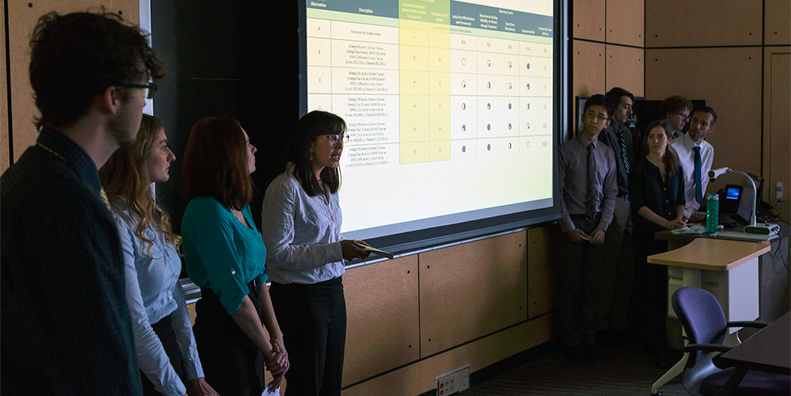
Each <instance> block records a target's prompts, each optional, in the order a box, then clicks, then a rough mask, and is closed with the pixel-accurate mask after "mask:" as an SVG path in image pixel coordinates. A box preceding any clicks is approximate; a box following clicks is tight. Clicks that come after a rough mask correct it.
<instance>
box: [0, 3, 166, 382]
mask: <svg viewBox="0 0 791 396" xmlns="http://www.w3.org/2000/svg"><path fill="white" fill-rule="evenodd" d="M30 44H31V60H30V83H31V85H32V87H33V91H34V92H35V101H36V106H37V107H38V109H39V111H40V113H41V116H40V117H39V118H37V119H36V126H37V128H38V130H39V131H40V132H39V136H38V139H37V141H36V144H35V145H34V146H31V147H29V148H28V149H27V150H26V151H25V152H24V153H23V154H22V156H21V157H20V158H19V160H18V161H17V162H16V163H15V164H14V165H12V166H11V167H10V168H9V169H8V170H7V171H6V172H5V173H4V174H3V176H2V178H0V213H2V216H1V217H0V219H1V221H0V223H1V224H0V225H1V226H2V229H1V230H0V234H1V235H0V243H2V252H1V253H0V255H1V257H2V262H1V264H0V265H1V267H0V268H1V270H2V287H1V288H0V293H1V296H0V304H2V305H1V309H0V312H2V319H0V332H1V334H2V339H0V342H1V343H2V356H0V361H2V366H0V370H1V371H0V373H1V376H2V385H1V386H2V389H0V393H2V394H8V395H20V394H37V395H52V394H74V395H139V394H141V393H142V391H141V388H140V370H139V368H138V365H137V360H136V358H135V351H134V340H133V338H132V327H131V317H130V315H129V308H128V306H127V302H126V298H125V294H124V287H125V286H124V262H123V259H122V256H121V244H120V241H119V238H118V233H117V229H116V226H115V222H114V221H113V217H112V215H111V214H110V210H109V203H108V202H107V197H106V195H105V194H104V191H103V190H102V188H101V184H100V182H99V176H98V174H97V169H98V168H100V167H101V166H102V165H103V164H104V163H105V162H106V161H107V160H108V158H109V157H110V156H111V155H112V154H113V152H114V151H115V150H116V149H117V148H119V147H120V146H121V145H122V144H124V143H127V142H130V141H132V140H134V138H135V136H136V135H137V130H138V128H139V127H140V120H141V118H142V112H143V107H144V106H145V99H146V97H147V96H148V97H150V96H151V95H152V94H153V91H154V89H155V88H156V86H155V85H154V84H153V83H149V82H148V81H149V79H156V78H159V77H161V74H162V72H161V69H160V64H159V61H158V60H157V58H156V56H155V55H154V53H153V51H152V50H151V48H150V47H149V46H148V42H147V40H146V37H145V36H144V34H143V32H142V31H140V29H138V28H137V27H133V26H130V25H127V24H126V23H124V22H123V21H122V20H121V18H120V17H118V15H115V14H109V13H104V11H102V12H101V13H99V14H93V13H74V14H68V15H58V14H57V13H54V12H53V13H49V14H47V15H44V16H42V17H41V18H40V19H39V21H38V24H37V25H36V27H35V29H34V31H33V37H32V40H31V41H30ZM25 122H28V120H19V124H23V123H25Z"/></svg>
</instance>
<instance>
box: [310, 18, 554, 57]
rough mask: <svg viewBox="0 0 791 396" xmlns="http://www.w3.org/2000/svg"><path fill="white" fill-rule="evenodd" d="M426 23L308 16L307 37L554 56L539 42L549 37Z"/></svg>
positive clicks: (548, 46) (549, 46)
mask: <svg viewBox="0 0 791 396" xmlns="http://www.w3.org/2000/svg"><path fill="white" fill-rule="evenodd" d="M410 25H412V24H410ZM425 25H426V26H427V28H426V29H425V30H418V29H405V28H399V27H394V26H381V25H375V24H365V23H355V22H344V21H330V20H326V19H314V18H308V20H307V37H308V39H311V38H323V39H333V40H343V41H357V42H367V43H381V44H401V45H410V46H418V47H435V48H450V49H459V50H471V51H478V52H492V53H502V54H512V55H532V56H540V57H547V58H551V57H552V45H551V44H548V43H542V42H536V41H542V40H545V39H533V38H531V37H530V36H526V35H523V34H502V36H504V37H509V38H510V39H509V38H496V37H480V36H476V34H481V35H489V34H492V33H491V32H489V31H485V30H480V29H463V31H464V32H466V33H461V32H454V30H452V28H450V29H447V30H444V31H438V30H432V28H433V29H436V28H437V26H436V25H435V24H429V23H427V24H425ZM527 40H531V41H527Z"/></svg>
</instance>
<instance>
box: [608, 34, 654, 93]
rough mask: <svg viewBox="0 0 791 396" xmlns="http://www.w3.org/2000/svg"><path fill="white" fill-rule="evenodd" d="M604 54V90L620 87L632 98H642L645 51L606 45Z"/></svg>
mask: <svg viewBox="0 0 791 396" xmlns="http://www.w3.org/2000/svg"><path fill="white" fill-rule="evenodd" d="M605 52H606V59H605V70H606V79H607V80H606V82H605V83H606V84H605V85H606V90H608V91H609V90H610V89H612V88H613V87H621V88H623V89H625V90H627V91H629V92H631V93H633V94H634V96H643V95H644V89H643V88H644V86H645V62H644V60H645V50H644V49H642V48H631V47H621V46H618V45H609V44H608V45H607V46H606V48H605Z"/></svg>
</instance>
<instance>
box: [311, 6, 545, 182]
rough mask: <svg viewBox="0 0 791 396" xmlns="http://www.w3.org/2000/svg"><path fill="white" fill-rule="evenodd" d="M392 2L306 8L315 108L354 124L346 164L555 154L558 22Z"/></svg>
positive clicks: (501, 11) (498, 10)
mask: <svg viewBox="0 0 791 396" xmlns="http://www.w3.org/2000/svg"><path fill="white" fill-rule="evenodd" d="M384 3H385V2H368V1H357V2H354V1H352V2H345V3H343V5H338V4H340V3H336V2H332V1H312V2H308V6H307V26H306V27H307V41H308V43H307V44H308V45H307V47H308V53H307V78H308V109H309V110H313V109H322V110H327V111H331V112H333V113H336V114H338V115H340V116H342V117H343V118H344V119H345V120H346V121H347V123H348V126H349V131H348V132H349V134H350V135H351V141H350V142H349V144H348V145H347V149H346V154H345V155H347V156H349V160H348V162H347V163H346V165H345V167H356V166H376V165H384V164H388V163H392V162H397V163H400V164H410V163H421V162H431V161H447V160H451V159H454V160H455V159H458V160H465V159H476V158H482V157H486V156H504V155H520V154H522V155H528V154H529V153H530V152H531V151H533V150H553V147H552V142H551V140H552V131H553V125H552V121H553V116H552V94H553V90H554V87H553V78H552V76H553V50H552V18H551V17H549V16H544V15H537V14H530V13H525V12H521V11H515V10H509V9H504V8H499V7H490V6H485V5H474V4H469V3H466V2H454V1H451V2H431V1H400V2H391V4H389V5H387V4H384ZM334 5H337V9H333V6H334Z"/></svg>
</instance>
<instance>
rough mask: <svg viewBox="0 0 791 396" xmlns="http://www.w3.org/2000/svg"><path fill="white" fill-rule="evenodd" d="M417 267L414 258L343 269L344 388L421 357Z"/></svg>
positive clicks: (416, 257) (407, 257) (416, 261)
mask: <svg viewBox="0 0 791 396" xmlns="http://www.w3.org/2000/svg"><path fill="white" fill-rule="evenodd" d="M417 267H418V255H416V254H414V255H411V256H406V257H402V258H398V259H396V260H393V261H384V262H380V263H376V264H370V265H366V266H362V267H357V268H352V269H350V270H348V271H346V274H345V275H344V276H343V284H344V290H345V293H346V310H347V317H348V320H347V327H346V355H345V361H344V366H343V385H344V386H346V385H348V384H352V383H355V382H358V381H361V380H363V379H366V378H369V377H372V376H374V375H376V374H379V373H383V372H385V371H387V370H391V369H393V368H396V367H398V366H401V365H404V364H407V363H409V362H412V361H414V360H417V359H418V358H419V357H420V348H419V344H420V323H418V268H417Z"/></svg>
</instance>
